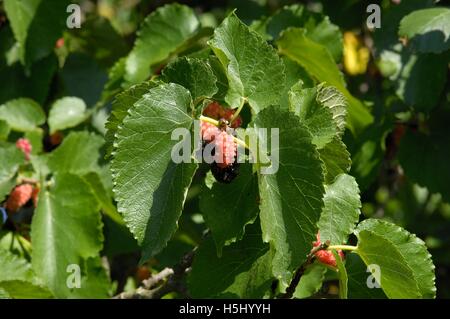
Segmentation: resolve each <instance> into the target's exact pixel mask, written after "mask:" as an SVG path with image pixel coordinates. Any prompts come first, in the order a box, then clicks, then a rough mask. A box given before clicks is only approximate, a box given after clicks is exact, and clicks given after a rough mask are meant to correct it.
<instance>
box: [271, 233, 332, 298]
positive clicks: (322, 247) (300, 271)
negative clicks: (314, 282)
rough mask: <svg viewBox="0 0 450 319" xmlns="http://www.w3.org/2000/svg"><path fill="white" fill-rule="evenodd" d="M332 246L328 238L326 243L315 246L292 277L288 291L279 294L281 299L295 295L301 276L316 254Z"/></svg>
mask: <svg viewBox="0 0 450 319" xmlns="http://www.w3.org/2000/svg"><path fill="white" fill-rule="evenodd" d="M329 246H330V241H329V240H327V241H326V242H325V243H322V244H320V245H319V246H316V247H313V249H311V251H310V252H309V254H308V255H307V257H306V261H305V262H304V263H303V264H302V265H301V266H300V267H299V268H298V269H297V271H296V272H295V274H294V277H293V278H292V281H291V283H290V284H289V287H287V288H286V293H284V294H282V295H280V296H279V298H281V299H291V298H292V296H293V295H294V292H295V289H296V288H297V286H298V283H299V282H300V279H301V277H302V276H303V274H304V273H305V270H306V267H307V266H308V265H310V264H311V263H312V261H313V259H314V255H315V254H316V253H317V252H318V251H319V250H325V249H327V248H328V247H329Z"/></svg>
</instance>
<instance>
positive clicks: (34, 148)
mask: <svg viewBox="0 0 450 319" xmlns="http://www.w3.org/2000/svg"><path fill="white" fill-rule="evenodd" d="M44 135H45V132H44V130H43V129H42V128H37V129H35V130H33V131H27V132H25V134H24V135H23V137H24V138H26V139H27V140H28V141H29V142H30V144H31V154H32V155H38V154H40V153H41V152H42V149H43V147H44V146H43V141H44Z"/></svg>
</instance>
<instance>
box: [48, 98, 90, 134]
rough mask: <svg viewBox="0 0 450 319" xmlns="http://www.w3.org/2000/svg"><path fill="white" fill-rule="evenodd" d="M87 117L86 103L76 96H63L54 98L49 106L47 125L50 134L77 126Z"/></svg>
mask: <svg viewBox="0 0 450 319" xmlns="http://www.w3.org/2000/svg"><path fill="white" fill-rule="evenodd" d="M86 118H87V113H86V104H85V103H84V101H83V100H82V99H80V98H77V97H63V98H62V99H59V100H56V101H55V102H54V103H53V104H52V107H51V108H50V113H49V115H48V126H49V127H50V134H52V133H54V132H56V131H58V130H64V129H66V128H71V127H74V126H77V125H78V124H80V123H81V122H83V121H84V120H86Z"/></svg>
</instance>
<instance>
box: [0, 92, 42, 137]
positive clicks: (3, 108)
mask: <svg viewBox="0 0 450 319" xmlns="http://www.w3.org/2000/svg"><path fill="white" fill-rule="evenodd" d="M0 119H2V120H5V121H6V122H7V123H8V125H9V126H10V127H11V128H12V129H13V130H15V131H20V132H26V131H32V130H34V129H35V128H36V127H37V126H39V125H41V124H44V122H45V113H44V111H43V110H42V108H41V106H40V105H39V104H37V103H36V102H34V101H33V100H31V99H28V98H20V99H15V100H11V101H8V102H6V103H5V104H3V105H0Z"/></svg>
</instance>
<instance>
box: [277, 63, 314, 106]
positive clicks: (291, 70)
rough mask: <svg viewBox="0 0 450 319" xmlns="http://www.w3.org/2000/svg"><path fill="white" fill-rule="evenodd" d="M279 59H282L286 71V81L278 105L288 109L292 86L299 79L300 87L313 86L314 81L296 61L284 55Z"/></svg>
mask: <svg viewBox="0 0 450 319" xmlns="http://www.w3.org/2000/svg"><path fill="white" fill-rule="evenodd" d="M281 59H282V60H283V63H284V70H285V72H286V83H285V85H284V90H283V92H282V94H281V99H280V107H282V108H283V109H285V110H288V109H289V91H290V90H292V89H293V86H294V85H295V84H297V83H299V82H300V81H301V82H302V87H306V88H310V87H313V86H314V81H313V79H312V78H311V77H310V76H309V75H308V73H307V72H306V71H305V69H304V68H302V67H301V66H300V65H299V64H298V63H297V62H294V61H292V60H291V59H289V58H288V57H286V56H283V57H281Z"/></svg>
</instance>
